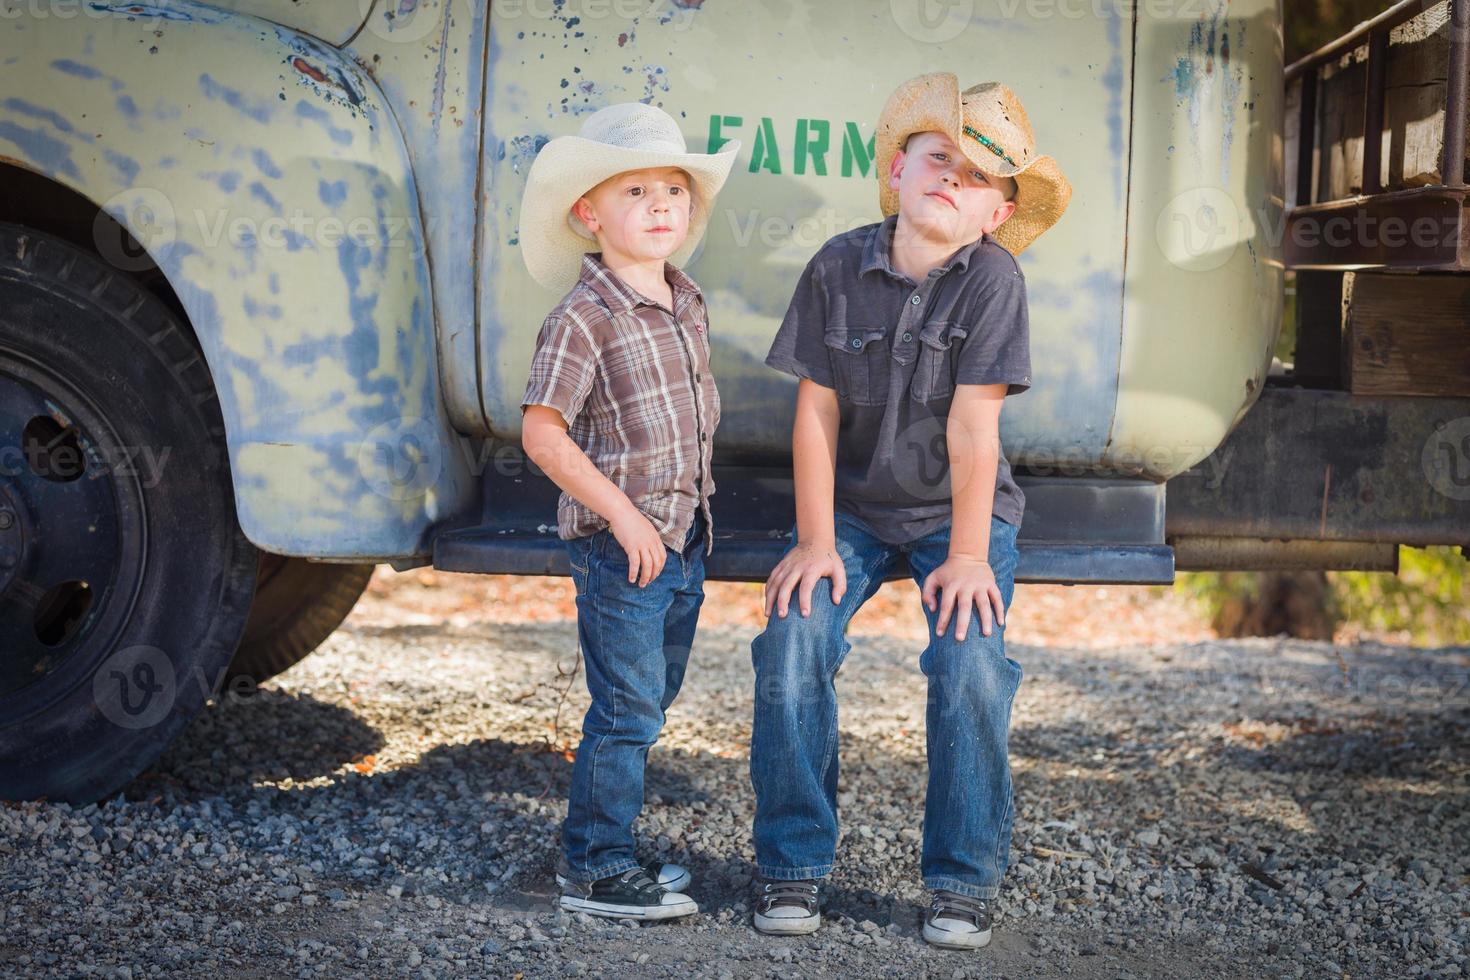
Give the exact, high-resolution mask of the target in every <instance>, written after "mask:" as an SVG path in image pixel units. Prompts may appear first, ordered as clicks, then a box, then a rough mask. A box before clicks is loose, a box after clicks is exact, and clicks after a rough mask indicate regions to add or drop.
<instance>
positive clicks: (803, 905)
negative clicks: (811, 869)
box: [761, 881, 817, 912]
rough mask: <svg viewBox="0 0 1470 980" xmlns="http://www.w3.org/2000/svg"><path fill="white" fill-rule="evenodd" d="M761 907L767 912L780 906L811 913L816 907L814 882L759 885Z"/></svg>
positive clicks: (815, 884)
mask: <svg viewBox="0 0 1470 980" xmlns="http://www.w3.org/2000/svg"><path fill="white" fill-rule="evenodd" d="M761 905H762V907H763V908H764V909H765V911H767V912H769V911H770V910H772V909H774V908H780V907H782V906H786V907H788V908H799V909H805V910H806V911H808V912H810V911H813V910H815V909H816V906H817V883H816V882H815V881H767V882H764V883H762V885H761Z"/></svg>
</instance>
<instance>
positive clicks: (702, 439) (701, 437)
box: [699, 432, 704, 442]
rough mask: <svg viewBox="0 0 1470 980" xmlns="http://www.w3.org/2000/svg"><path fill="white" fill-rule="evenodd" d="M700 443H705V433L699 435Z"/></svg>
mask: <svg viewBox="0 0 1470 980" xmlns="http://www.w3.org/2000/svg"><path fill="white" fill-rule="evenodd" d="M699 441H700V442H704V433H703V432H701V433H700V434H699Z"/></svg>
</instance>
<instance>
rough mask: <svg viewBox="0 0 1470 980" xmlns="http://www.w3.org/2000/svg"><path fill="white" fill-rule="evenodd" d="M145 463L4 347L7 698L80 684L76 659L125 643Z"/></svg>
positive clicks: (0, 665)
mask: <svg viewBox="0 0 1470 980" xmlns="http://www.w3.org/2000/svg"><path fill="white" fill-rule="evenodd" d="M135 455H136V454H133V455H130V454H128V453H126V452H124V451H123V450H122V446H121V443H120V441H119V440H118V439H117V437H116V433H115V432H114V431H113V429H112V427H111V426H110V425H108V424H107V421H106V419H105V417H104V416H103V415H102V414H101V413H99V412H98V411H96V409H95V407H94V406H93V405H92V403H91V401H90V400H89V399H87V398H86V397H85V396H83V395H82V394H81V393H80V392H78V391H76V390H75V389H74V388H73V387H72V386H70V385H68V384H66V383H65V382H63V381H62V380H61V379H60V378H57V377H55V376H54V375H52V374H50V373H49V372H47V371H46V370H45V369H43V368H41V367H40V366H39V365H37V364H35V363H33V362H31V361H29V360H28V359H25V358H23V357H22V356H21V355H18V354H15V353H12V352H8V351H4V350H0V697H6V696H8V695H11V694H14V693H16V692H18V691H21V690H22V689H25V688H29V687H31V685H35V684H39V683H41V682H43V681H47V680H50V681H52V682H55V681H57V680H58V679H63V678H64V677H65V675H66V674H71V675H72V676H73V677H74V678H76V679H81V678H83V677H85V676H87V674H86V673H84V672H80V671H79V668H83V667H84V666H86V667H90V666H91V665H82V664H80V663H78V662H77V659H76V658H77V655H78V654H82V655H83V656H84V657H86V659H92V658H93V657H94V656H100V655H101V654H104V653H106V652H107V651H110V650H112V649H113V647H114V646H115V644H116V641H117V639H118V637H119V635H120V634H121V631H122V628H123V626H124V624H125V623H126V622H127V615H126V613H127V609H126V607H127V606H128V605H129V604H130V602H131V599H132V594H131V593H132V591H133V590H132V586H133V585H134V584H135V583H136V581H137V573H138V568H137V566H138V564H139V559H140V556H141V555H142V554H143V553H144V552H143V547H142V545H143V527H142V522H141V520H140V517H141V514H142V494H141V487H140V485H139V481H138V474H137V473H136V472H135V471H134V467H133V465H132V460H133V458H134V456H135ZM88 654H90V655H92V656H87V655H88ZM63 666H65V667H66V668H67V670H66V671H65V672H61V669H62V667H63Z"/></svg>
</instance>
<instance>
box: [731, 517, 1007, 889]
mask: <svg viewBox="0 0 1470 980" xmlns="http://www.w3.org/2000/svg"><path fill="white" fill-rule="evenodd" d="M1017 531H1018V528H1017V527H1016V526H1015V525H1012V524H1008V523H1006V522H1005V521H1002V520H1000V519H999V518H995V517H992V519H991V521H990V557H989V561H990V565H991V567H992V568H993V569H994V572H995V581H996V584H997V585H998V586H999V587H1000V591H1001V595H1002V597H1003V598H1004V600H1005V605H1006V608H1010V604H1011V594H1012V591H1013V588H1014V583H1015V573H1016V558H1017V553H1016V533H1017ZM836 532H837V553H838V555H839V557H840V558H841V559H842V562H843V566H844V567H845V569H846V571H847V592H846V594H845V595H844V596H843V597H842V602H841V604H839V605H833V603H832V581H831V579H829V578H824V579H822V580H821V581H820V582H819V583H818V584H817V587H816V588H815V589H814V590H813V592H812V604H811V615H810V616H807V617H803V616H802V615H801V610H800V608H799V606H798V604H797V599H796V596H795V595H794V594H793V596H792V600H791V605H790V608H789V610H788V612H787V614H786V618H784V619H782V618H781V617H780V616H779V615H777V614H776V613H775V612H772V614H771V618H770V620H769V622H768V623H767V625H766V628H765V631H764V632H762V633H761V634H760V636H758V637H757V638H756V639H755V642H754V643H752V644H751V652H752V659H753V660H754V662H755V677H756V690H755V727H754V730H753V731H752V733H751V743H750V775H751V782H752V783H753V784H754V786H755V799H756V803H755V828H754V836H755V856H756V864H757V866H758V868H759V870H760V873H761V874H762V875H763V876H765V877H767V878H774V879H783V880H795V879H804V878H823V877H826V876H827V875H828V874H829V873H830V872H831V871H832V863H833V860H834V858H835V855H836V851H837V694H836V690H835V689H834V687H833V678H835V677H836V675H837V670H838V668H840V667H841V666H842V661H843V659H844V658H845V657H846V656H847V652H848V650H850V649H851V644H850V643H848V642H847V637H846V633H847V624H848V621H849V620H851V619H852V616H853V613H855V612H857V610H858V608H859V607H861V606H862V604H863V603H865V602H867V601H868V599H869V598H871V597H872V596H873V594H874V593H875V592H877V591H878V587H879V586H880V585H882V584H883V579H884V578H885V576H886V575H887V574H888V573H889V571H890V570H891V569H892V568H893V566H894V564H895V563H896V562H898V561H899V559H900V558H906V559H907V560H908V564H909V569H910V571H911V572H912V573H913V576H914V581H915V582H918V583H919V584H920V586H921V587H922V585H923V581H924V578H925V577H926V576H927V575H928V574H929V573H930V572H932V571H933V570H934V569H936V568H938V567H939V566H940V565H941V564H942V563H943V562H944V560H945V558H946V557H947V556H948V554H949V527H948V526H945V527H943V528H940V529H939V530H937V531H935V532H933V533H932V534H930V535H928V536H927V537H924V538H921V539H919V540H918V541H915V542H913V543H912V544H908V545H903V546H898V545H890V544H885V543H884V542H882V541H880V540H879V539H878V538H877V537H875V536H874V535H873V533H872V532H871V531H870V530H869V529H868V528H867V526H866V525H864V524H862V523H861V522H859V521H858V520H857V519H856V518H855V517H853V516H851V515H849V514H844V513H842V512H841V511H839V512H838V513H837V515H836ZM795 542H796V535H795V533H794V532H793V534H792V543H793V547H794V546H795ZM941 598H942V596H941ZM924 614H925V616H926V617H927V618H928V620H929V644H928V646H927V647H926V648H925V650H924V652H923V654H922V655H921V656H920V657H919V668H920V669H921V670H922V671H923V672H924V674H925V676H927V677H928V678H929V702H928V711H927V715H926V719H925V728H926V735H927V742H926V750H927V754H928V759H929V786H928V793H927V796H926V798H925V801H924V850H923V861H922V871H923V875H924V884H925V885H926V886H928V887H929V888H945V889H949V890H951V891H955V892H959V893H960V894H962V895H969V896H973V897H975V898H994V897H995V895H996V894H997V893H998V892H999V890H1000V880H1001V877H1002V876H1003V875H1004V874H1005V869H1006V865H1007V863H1008V861H1009V858H1010V853H1009V852H1010V841H1011V824H1012V821H1013V818H1014V815H1015V814H1014V809H1013V807H1012V799H1011V771H1010V763H1009V761H1008V760H1007V758H1006V734H1007V730H1008V729H1009V727H1010V721H1011V701H1012V699H1013V698H1014V697H1015V694H1016V688H1017V687H1018V686H1019V685H1020V683H1021V665H1020V664H1018V663H1016V662H1015V661H1014V660H1012V659H1010V658H1009V657H1007V656H1006V654H1005V642H1004V640H1003V635H1004V630H1003V628H1001V627H1000V626H993V627H992V630H991V634H990V635H989V636H986V635H985V634H984V632H983V630H982V628H981V623H980V620H979V611H978V610H975V609H972V610H971V614H972V619H971V622H970V626H969V629H968V631H967V632H966V635H965V639H964V641H963V642H958V641H956V640H955V636H954V634H955V626H954V617H951V621H950V624H949V627H948V629H947V630H946V631H945V635H944V636H940V637H936V636H935V635H934V626H935V623H936V621H937V620H938V613H936V612H930V611H929V610H928V609H927V608H925V609H924Z"/></svg>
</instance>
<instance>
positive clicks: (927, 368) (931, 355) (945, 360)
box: [910, 320, 969, 402]
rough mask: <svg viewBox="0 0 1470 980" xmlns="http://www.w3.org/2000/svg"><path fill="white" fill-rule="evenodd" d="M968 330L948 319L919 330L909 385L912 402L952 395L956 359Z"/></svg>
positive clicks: (927, 400) (933, 399)
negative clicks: (911, 382)
mask: <svg viewBox="0 0 1470 980" xmlns="http://www.w3.org/2000/svg"><path fill="white" fill-rule="evenodd" d="M968 334H969V331H968V330H967V329H966V328H965V327H964V326H962V325H961V324H958V323H954V322H953V321H950V320H941V321H939V322H937V323H929V324H926V325H925V326H924V329H923V330H921V331H919V362H918V364H916V365H914V383H913V385H912V386H911V388H910V391H911V392H912V393H913V396H914V400H915V401H921V402H929V401H935V400H937V399H940V398H948V397H950V396H951V395H953V394H954V375H955V361H956V359H957V358H958V357H959V353H960V348H961V347H962V346H963V345H964V342H965V337H966V336H968Z"/></svg>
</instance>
